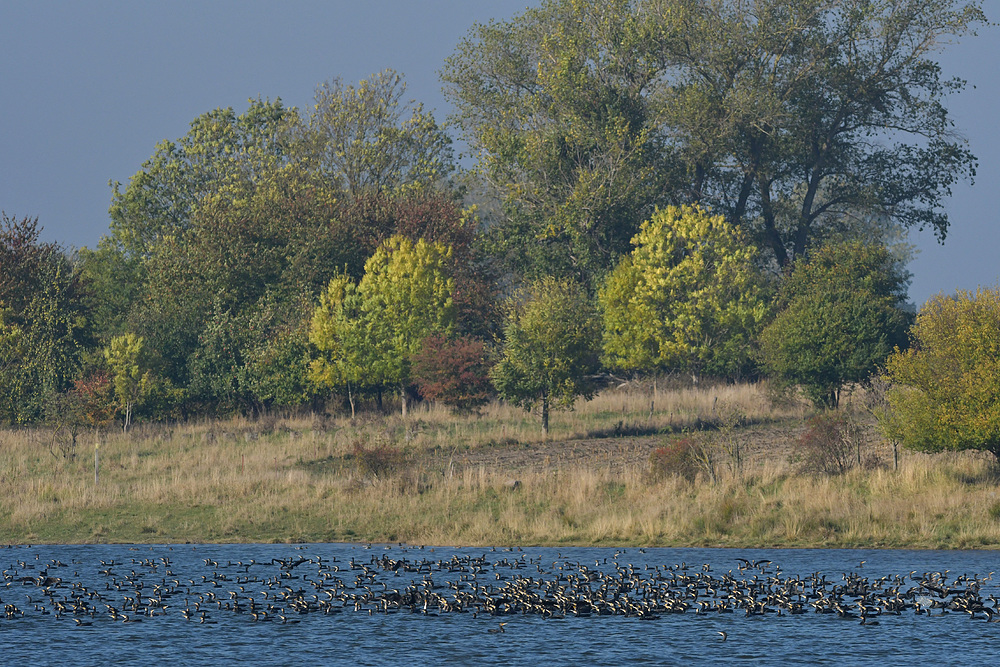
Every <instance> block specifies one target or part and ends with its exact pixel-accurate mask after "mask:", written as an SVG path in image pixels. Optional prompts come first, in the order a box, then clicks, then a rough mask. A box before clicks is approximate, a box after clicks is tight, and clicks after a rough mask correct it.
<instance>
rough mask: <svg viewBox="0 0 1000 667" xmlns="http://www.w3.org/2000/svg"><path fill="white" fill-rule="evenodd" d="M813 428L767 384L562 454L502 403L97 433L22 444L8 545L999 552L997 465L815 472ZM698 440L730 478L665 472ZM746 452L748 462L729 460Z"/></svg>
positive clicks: (30, 437) (578, 429)
mask: <svg viewBox="0 0 1000 667" xmlns="http://www.w3.org/2000/svg"><path fill="white" fill-rule="evenodd" d="M651 404H652V405H651ZM734 415H735V417H734ZM805 416H806V409H805V408H804V407H803V406H802V405H801V404H797V403H792V404H787V405H782V406H777V407H776V406H773V405H771V403H770V402H769V401H768V400H767V396H766V392H765V391H764V389H763V388H762V387H759V386H756V385H736V386H727V387H706V388H700V389H672V390H669V391H663V390H657V391H656V392H655V393H654V391H653V389H652V387H650V386H646V387H634V386H627V387H623V388H619V389H612V390H607V391H605V392H603V393H602V394H600V395H599V396H597V397H596V398H595V399H594V400H592V401H590V402H581V403H580V404H578V406H577V409H576V410H574V411H573V412H567V413H559V414H556V415H553V419H552V424H551V429H552V438H551V441H550V442H547V443H545V442H542V441H541V435H540V429H539V427H538V424H537V423H536V422H535V420H534V419H533V418H532V417H531V416H530V415H526V414H525V413H523V412H521V411H518V410H516V409H512V408H510V407H508V406H505V405H502V404H499V403H494V404H491V405H488V406H486V407H485V408H484V409H483V410H482V412H481V414H480V415H478V416H461V415H454V414H451V413H450V412H448V411H447V410H445V409H443V408H440V407H436V406H423V407H421V408H419V409H418V410H416V411H415V412H414V414H412V415H411V417H410V419H408V420H407V421H403V420H402V419H400V418H398V417H365V418H361V419H357V420H354V421H352V420H350V419H347V418H330V417H325V416H319V415H304V416H291V417H283V418H277V417H271V418H268V419H264V420H259V421H251V420H247V419H242V418H235V419H232V420H228V421H195V422H190V423H186V424H180V425H174V426H142V427H139V428H137V429H135V430H134V431H133V432H131V433H129V434H127V435H126V434H121V433H106V434H99V435H98V434H88V435H87V436H86V437H83V438H81V445H80V446H79V447H78V451H77V452H76V453H75V456H73V457H64V456H62V455H60V453H59V452H58V450H53V449H52V448H50V446H49V444H50V443H51V434H50V433H47V432H45V431H44V430H7V431H3V432H0V541H3V542H22V543H24V542H28V543H32V542H60V543H70V542H112V541H113V542H140V543H151V542H182V541H192V542H195V541H197V542H202V541H205V542H275V541H280V542H286V541H287V542H294V541H379V542H390V541H392V542H394V541H406V542H410V543H424V544H464V545H508V544H525V545H527V544H549V545H561V544H566V545H570V544H574V545H579V544H594V545H671V546H734V547H746V546H760V547H765V546H786V547H790V546H791V547H806V546H831V547H832V546H837V547H849V546H872V547H875V546H878V547H913V548H942V547H944V548H959V547H996V546H1000V495H998V491H1000V488H998V478H997V471H996V470H995V468H994V467H993V465H992V463H991V461H990V460H988V459H986V458H984V457H981V456H976V455H973V454H951V455H935V456H930V455H923V454H904V455H903V456H902V457H901V458H900V462H899V467H898V469H896V468H894V467H893V466H892V464H891V461H892V459H891V457H888V456H885V452H881V460H882V464H880V465H872V466H867V467H865V466H863V467H858V468H855V469H852V470H850V471H848V472H847V473H845V474H842V475H827V474H822V473H816V472H810V471H807V470H804V469H803V467H802V465H801V463H800V462H799V461H797V458H796V448H795V441H796V438H797V437H798V435H797V434H798V433H800V432H801V430H802V428H803V420H804V417H805ZM698 429H704V430H702V431H699V430H698ZM682 432H686V433H687V435H688V436H692V435H693V436H694V437H696V438H699V439H700V440H699V441H700V442H703V443H708V444H711V445H712V446H715V447H717V449H716V450H714V451H715V456H716V458H715V459H714V468H713V469H712V470H711V471H709V470H707V469H704V470H703V471H702V472H700V473H699V474H698V475H697V476H696V477H695V478H694V479H693V480H686V479H684V478H682V477H678V476H673V475H669V474H668V475H661V476H659V477H657V476H654V475H651V470H650V465H649V455H650V452H651V451H653V450H654V449H655V448H656V447H658V446H660V445H661V444H663V443H664V442H665V441H666V440H667V439H669V438H671V437H674V436H672V435H671V434H676V433H682ZM96 441H99V442H100V462H101V469H100V481H99V483H98V484H95V483H94V476H93V447H94V444H95V442H96ZM736 441H740V442H742V443H743V445H742V446H743V447H744V448H745V449H744V456H743V458H742V460H741V463H740V465H739V466H736V465H732V460H731V457H729V454H726V452H730V450H729V449H726V446H728V445H732V443H733V442H736ZM727 443H728V445H727ZM870 446H871V447H872V448H873V449H872V451H875V452H876V453H878V452H877V451H876V450H877V448H878V447H879V444H878V443H877V442H874V440H873V442H872V443H871V445H870ZM720 452H721V454H720ZM730 453H731V452H730ZM513 480H516V483H515V482H514V481H513Z"/></svg>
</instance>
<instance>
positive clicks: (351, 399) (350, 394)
mask: <svg viewBox="0 0 1000 667" xmlns="http://www.w3.org/2000/svg"><path fill="white" fill-rule="evenodd" d="M347 402H348V403H350V404H351V419H354V392H353V391H351V383H350V382H348V383H347Z"/></svg>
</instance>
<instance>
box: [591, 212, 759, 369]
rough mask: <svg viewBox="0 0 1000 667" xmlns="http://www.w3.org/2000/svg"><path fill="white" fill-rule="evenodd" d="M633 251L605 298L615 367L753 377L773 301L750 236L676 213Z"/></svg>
mask: <svg viewBox="0 0 1000 667" xmlns="http://www.w3.org/2000/svg"><path fill="white" fill-rule="evenodd" d="M632 243H633V245H634V246H635V249H634V250H633V251H632V252H631V253H630V254H629V255H627V256H625V257H624V258H623V259H622V260H621V261H620V262H619V263H618V265H617V266H616V267H615V269H614V271H612V272H611V274H610V275H609V276H608V279H607V282H606V284H605V286H604V289H603V290H602V291H601V294H600V301H601V306H602V311H603V315H604V356H605V359H606V361H607V362H608V363H609V365H611V366H612V367H615V368H618V369H621V370H642V371H655V370H667V371H671V370H682V371H688V372H690V373H692V374H693V375H695V376H697V375H698V374H700V373H703V372H708V373H713V374H717V375H738V374H739V373H740V372H741V371H746V370H747V368H748V366H749V364H750V362H751V360H752V356H753V354H752V353H753V342H754V340H755V338H756V336H757V334H758V333H759V331H760V329H761V327H762V326H763V324H764V321H765V319H766V318H767V316H768V314H769V308H770V296H771V295H770V293H769V289H768V286H767V285H766V283H765V281H764V279H763V276H762V275H761V273H760V271H759V269H758V266H757V249H756V248H755V247H754V246H753V245H752V244H750V243H748V242H747V239H746V235H745V234H744V233H743V232H742V231H741V230H739V229H734V228H733V227H732V226H730V225H728V224H727V223H726V221H725V219H724V218H723V217H722V216H720V215H715V216H713V215H710V214H709V213H707V212H706V211H703V210H701V209H699V208H695V207H690V206H686V207H683V208H677V207H673V206H671V207H667V208H666V209H663V210H660V211H657V212H656V213H655V214H654V215H653V217H652V218H651V219H650V220H648V221H646V222H643V223H642V226H641V227H640V228H639V233H638V234H637V235H636V236H635V238H634V239H632Z"/></svg>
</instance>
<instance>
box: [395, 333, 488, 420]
mask: <svg viewBox="0 0 1000 667" xmlns="http://www.w3.org/2000/svg"><path fill="white" fill-rule="evenodd" d="M489 370H490V369H489V364H488V362H487V359H486V345H485V344H484V343H483V341H481V340H478V339H476V338H469V337H463V338H456V339H453V340H449V339H448V338H446V337H444V336H441V335H433V336H428V337H427V338H425V339H424V341H423V343H422V345H421V346H420V351H419V352H417V353H416V354H415V355H413V358H412V368H411V373H412V377H413V380H414V382H415V383H416V385H417V388H418V389H419V390H420V395H421V396H423V397H424V398H426V399H429V400H432V401H440V402H441V403H444V404H445V405H450V406H453V407H455V408H458V409H459V410H461V411H470V410H472V409H474V408H476V407H478V406H480V405H482V404H483V403H486V402H487V401H488V400H489V399H490V396H491V389H492V384H491V383H490V375H489Z"/></svg>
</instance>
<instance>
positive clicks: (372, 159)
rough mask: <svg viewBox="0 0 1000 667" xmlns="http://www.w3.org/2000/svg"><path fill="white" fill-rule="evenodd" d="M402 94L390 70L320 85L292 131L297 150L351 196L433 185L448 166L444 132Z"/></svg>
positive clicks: (397, 77)
mask: <svg viewBox="0 0 1000 667" xmlns="http://www.w3.org/2000/svg"><path fill="white" fill-rule="evenodd" d="M405 94H406V83H405V82H404V80H403V77H402V76H401V75H400V74H397V73H396V72H394V71H393V70H391V69H387V70H384V71H382V72H379V73H377V74H373V75H372V76H370V77H369V78H367V79H364V80H362V81H361V82H359V83H358V85H357V87H355V86H351V85H344V83H343V81H341V80H340V79H339V78H338V79H333V80H331V81H327V82H326V83H323V84H320V86H319V87H317V88H316V104H315V106H313V108H312V109H311V110H310V113H309V116H308V118H307V119H306V120H305V122H304V123H303V124H302V125H301V126H300V129H299V132H298V136H299V140H300V142H301V145H300V146H299V150H301V151H302V152H303V153H304V154H305V155H306V156H307V159H308V160H309V161H310V163H311V164H313V165H314V166H315V168H317V169H318V171H319V173H320V174H322V176H323V177H324V178H326V179H328V180H329V181H330V182H331V183H332V184H333V185H334V186H335V187H336V188H337V189H338V190H340V191H343V192H345V193H347V195H348V196H349V197H350V198H352V199H354V198H357V197H359V196H361V195H362V194H363V193H374V194H389V193H398V192H399V191H400V190H403V189H407V188H421V187H426V186H428V185H430V184H433V183H434V182H435V181H437V180H439V179H441V178H444V177H446V176H447V175H448V174H449V173H450V172H451V171H452V170H453V169H454V166H453V164H452V153H451V139H449V138H448V135H447V134H445V133H444V132H443V131H442V130H441V129H440V128H439V127H438V125H437V123H436V121H435V120H434V116H433V115H431V114H430V113H427V112H425V111H424V109H423V105H421V104H416V103H414V102H412V101H406V100H404V98H403V96H404V95H405Z"/></svg>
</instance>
